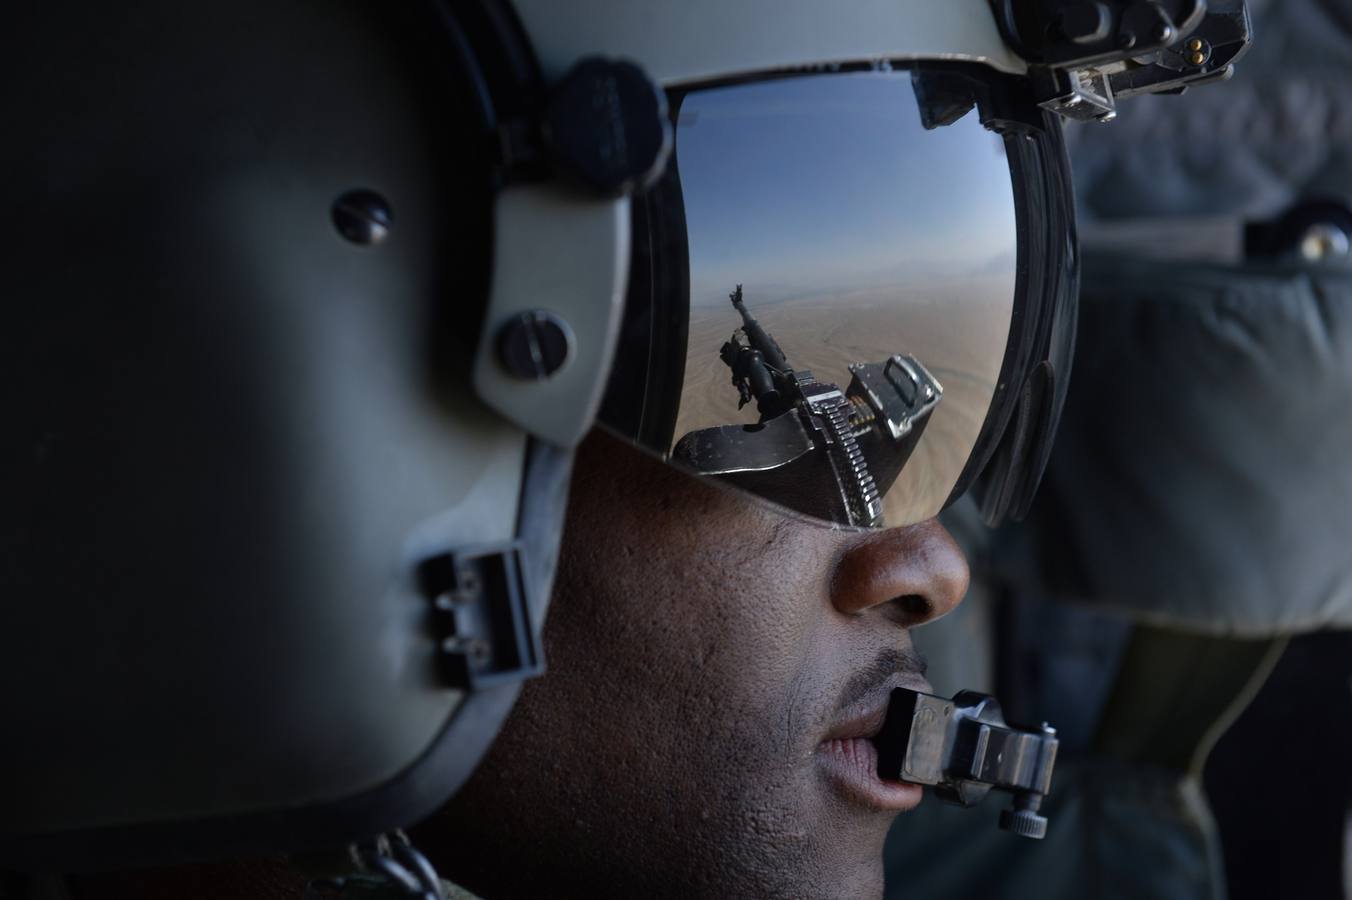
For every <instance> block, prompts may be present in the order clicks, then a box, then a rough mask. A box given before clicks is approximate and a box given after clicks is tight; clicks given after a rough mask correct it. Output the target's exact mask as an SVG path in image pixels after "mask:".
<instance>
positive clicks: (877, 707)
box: [821, 672, 934, 746]
mask: <svg viewBox="0 0 1352 900" xmlns="http://www.w3.org/2000/svg"><path fill="white" fill-rule="evenodd" d="M899 687H904V688H910V689H911V690H913V691H919V692H921V693H923V694H928V693H931V692H932V691H933V690H934V688H932V687H931V686H930V683H929V681H928V680H926V679H925V677H924V676H923V675H917V674H915V673H911V672H900V673H898V674H896V675H894V676H892V677H891V678H888V679H887V680H886V681H884V682H883V683H882V684H880V685H879V686H878V687H877V688H876V689H875V690H874V691H872V692H870V694H869V696H868V697H867V698H866V699H864V700H863V701H860V702H858V703H853V704H851V705H850V706H849V707H847V708H846V709H845V710H844V711H843V712H842V713H841V717H840V718H839V720H838V721H837V722H836V723H835V724H834V725H832V726H831V728H830V729H829V730H828V731H827V732H826V734H825V736H823V737H822V740H821V745H822V746H825V745H826V744H829V743H830V742H831V741H840V740H852V739H854V738H869V739H872V738H875V737H877V736H878V733H879V732H880V731H882V730H883V722H884V720H886V719H887V706H888V703H889V702H890V701H891V699H892V691H893V689H895V688H899Z"/></svg>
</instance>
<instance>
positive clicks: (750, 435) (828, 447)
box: [671, 284, 943, 526]
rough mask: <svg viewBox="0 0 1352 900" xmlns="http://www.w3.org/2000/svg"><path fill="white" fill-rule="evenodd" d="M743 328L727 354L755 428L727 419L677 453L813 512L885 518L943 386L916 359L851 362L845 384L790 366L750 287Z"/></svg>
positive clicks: (699, 467) (738, 302) (867, 521)
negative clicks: (886, 500)
mask: <svg viewBox="0 0 1352 900" xmlns="http://www.w3.org/2000/svg"><path fill="white" fill-rule="evenodd" d="M729 299H730V300H731V301H732V306H733V308H734V309H735V310H737V312H738V314H739V315H740V316H741V317H742V322H743V324H742V327H741V328H739V329H737V331H735V332H734V333H733V335H732V337H731V338H730V339H729V340H728V342H727V343H725V344H724V345H723V347H722V349H721V350H720V351H719V355H720V356H721V357H722V359H723V362H724V363H726V364H727V365H728V367H729V368H730V369H732V383H733V386H734V387H736V389H737V393H738V403H737V408H738V409H741V408H742V407H744V406H746V404H747V403H749V402H750V401H751V400H752V399H754V400H755V401H756V408H757V410H758V411H759V413H760V422H759V423H757V424H756V425H754V426H740V425H720V426H715V427H713V428H704V429H700V430H699V431H692V432H690V433H689V434H687V435H686V436H685V437H683V438H681V439H680V440H679V441H678V442H677V443H676V447H675V448H674V449H673V450H672V453H671V458H672V459H673V460H675V461H677V462H679V463H681V464H683V465H685V466H687V467H689V468H691V469H694V470H695V471H697V472H700V473H702V474H705V475H718V476H721V477H723V478H724V479H725V480H727V481H729V482H731V483H733V484H736V485H738V486H739V487H744V488H746V489H748V490H750V491H752V492H754V493H756V494H760V495H762V496H766V497H771V498H773V499H774V500H776V501H777V502H779V503H782V504H783V505H785V506H787V507H789V508H790V509H797V510H801V511H803V512H809V513H816V514H821V511H822V509H823V507H824V506H829V507H834V508H836V509H839V510H841V511H843V512H844V513H845V515H844V517H843V518H844V520H845V521H846V522H847V523H848V524H852V525H866V526H878V525H881V524H882V523H883V504H882V496H883V494H885V493H886V492H887V490H888V488H890V487H891V486H892V483H893V482H894V481H895V480H896V477H897V475H898V474H899V473H900V472H901V469H902V466H904V465H905V464H906V461H907V460H908V459H909V458H910V456H911V452H912V451H913V450H914V449H915V445H916V442H917V441H918V440H919V439H920V435H921V434H922V433H923V432H924V429H925V425H926V423H927V422H928V421H929V417H930V413H932V412H933V411H934V408H935V407H936V406H937V405H938V404H939V400H940V398H941V397H942V395H943V388H942V387H941V386H940V384H939V382H938V381H936V380H935V379H934V376H932V375H931V374H930V373H929V371H928V370H927V369H926V368H925V367H924V366H923V365H921V363H920V362H919V361H918V360H916V359H915V358H914V357H904V356H900V355H898V356H893V357H891V358H890V359H888V360H887V361H886V362H883V363H858V364H852V365H850V367H849V371H850V385H849V387H848V388H847V389H845V390H844V391H842V390H841V389H840V388H839V387H837V386H836V385H834V384H826V383H822V382H819V381H817V379H816V378H814V377H813V375H812V373H811V372H809V371H808V370H806V369H800V370H794V369H793V368H791V367H790V366H789V363H788V360H787V359H786V358H785V356H784V351H783V350H781V349H780V347H779V345H778V344H777V343H775V339H774V338H773V337H771V336H770V335H769V334H768V333H767V332H766V331H765V329H763V328H762V327H761V325H760V323H759V322H757V321H756V319H755V318H754V317H753V316H752V315H751V313H749V312H747V309H746V305H745V304H744V303H743V301H742V286H741V285H740V284H739V285H737V289H736V290H735V291H733V292H732V294H730V295H729Z"/></svg>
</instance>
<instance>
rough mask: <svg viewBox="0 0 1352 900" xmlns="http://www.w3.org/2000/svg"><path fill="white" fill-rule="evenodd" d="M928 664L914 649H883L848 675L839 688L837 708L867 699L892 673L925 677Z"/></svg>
mask: <svg viewBox="0 0 1352 900" xmlns="http://www.w3.org/2000/svg"><path fill="white" fill-rule="evenodd" d="M928 669H929V664H928V663H927V662H925V658H924V657H923V656H921V655H920V654H919V653H917V652H915V651H914V650H895V649H889V650H884V651H882V652H881V653H879V654H878V655H877V656H876V657H874V659H873V661H872V662H870V663H869V664H868V665H867V666H865V667H864V668H862V669H860V670H859V671H857V672H855V673H854V674H853V675H852V676H850V680H849V681H847V682H845V687H844V688H842V689H841V692H840V700H839V702H838V703H837V705H836V708H837V709H845V708H847V707H849V706H851V705H853V704H855V703H863V702H864V701H866V700H868V699H869V698H870V697H871V696H872V695H873V694H874V693H875V692H877V690H878V688H879V687H881V686H882V685H883V684H885V683H886V682H887V680H888V679H889V678H891V677H892V676H893V675H898V674H908V675H918V676H919V677H921V678H924V677H925V672H926V671H927V670H928Z"/></svg>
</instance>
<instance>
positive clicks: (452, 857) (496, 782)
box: [416, 433, 968, 900]
mask: <svg viewBox="0 0 1352 900" xmlns="http://www.w3.org/2000/svg"><path fill="white" fill-rule="evenodd" d="M967 581H968V571H967V566H966V562H965V561H964V559H963V557H962V554H961V552H960V551H959V550H958V548H957V546H956V545H955V544H954V542H953V540H952V538H951V537H950V536H949V535H948V533H947V532H946V531H944V530H943V528H942V527H941V526H939V525H938V523H936V522H933V521H931V522H927V523H922V524H920V525H915V526H911V527H908V528H897V529H891V530H887V531H881V532H869V533H863V532H857V531H842V530H836V529H831V528H828V527H826V526H823V525H818V524H814V523H811V522H808V521H805V520H803V519H800V518H796V517H791V516H789V515H786V514H785V513H783V512H781V511H779V510H778V509H774V508H771V507H769V506H767V505H765V504H761V503H759V502H755V501H749V500H747V499H746V498H744V497H742V496H740V495H737V494H734V493H732V492H730V491H727V490H724V489H721V488H719V487H717V486H714V485H711V484H709V483H707V482H705V481H700V480H696V479H695V478H693V477H691V476H689V475H685V474H682V473H680V472H677V471H675V470H673V469H671V468H670V467H668V466H665V465H662V464H660V463H658V462H656V461H655V460H653V459H651V458H649V457H647V456H646V455H644V454H642V453H640V452H639V451H637V450H634V449H632V448H630V447H629V446H627V445H625V444H623V443H622V442H620V441H618V440H616V439H614V438H612V437H610V436H608V435H605V434H601V433H596V434H593V435H592V436H591V437H590V438H589V439H588V440H587V441H586V442H585V443H584V445H583V446H582V447H581V449H580V451H579V453H578V458H577V468H576V473H575V476H574V481H573V490H572V500H571V502H570V506H569V511H568V523H567V528H566V529H565V535H564V547H563V552H562V554H561V563H560V570H559V574H558V578H557V581H556V585H555V595H554V603H553V606H552V608H551V611H550V614H549V620H548V622H547V624H546V628H545V642H546V652H547V654H548V661H549V670H548V673H547V675H546V676H545V677H544V678H541V679H538V680H536V681H534V682H532V683H531V684H530V685H529V686H528V687H527V689H526V691H525V693H524V694H523V695H522V698H521V701H520V702H519V703H518V704H517V706H516V708H515V710H514V712H513V714H512V716H511V718H510V719H509V721H508V723H507V725H506V727H505V728H504V729H503V731H502V733H501V734H500V736H499V738H498V740H497V741H496V742H495V744H494V746H493V748H492V750H491V751H490V753H489V754H488V756H487V757H486V759H485V760H484V762H483V764H482V765H481V766H480V767H479V769H478V771H477V772H476V774H475V775H474V777H473V778H472V779H471V780H470V782H469V784H468V785H467V786H466V787H465V788H464V789H463V790H462V791H461V793H460V794H459V795H458V796H457V797H456V798H455V800H453V801H452V803H451V804H450V806H449V807H448V808H447V809H446V810H445V811H444V812H443V813H442V814H441V815H440V816H439V817H438V818H436V819H434V820H433V822H431V823H429V824H428V825H427V826H425V827H424V828H423V829H421V831H420V833H419V835H418V836H417V837H416V840H417V841H418V843H419V844H420V846H422V847H423V848H424V849H425V850H426V851H427V852H428V853H429V854H430V855H431V856H433V857H434V859H435V861H436V862H437V863H438V864H439V866H440V867H441V868H442V869H443V874H446V875H448V876H449V877H451V878H453V879H454V880H456V881H457V882H460V883H463V884H464V885H465V886H466V887H468V888H470V889H471V890H474V891H476V892H478V893H480V894H482V895H483V896H485V897H488V898H492V900H505V898H511V897H538V896H541V891H542V890H544V889H545V888H546V886H547V888H548V893H549V895H550V896H555V897H565V896H589V897H596V896H642V897H663V896H679V897H686V898H689V897H720V898H727V897H786V898H787V897H794V898H804V897H842V898H843V897H848V898H861V897H877V896H881V894H882V874H883V869H882V847H883V840H884V837H885V835H886V833H887V829H888V826H889V825H890V824H891V822H892V820H893V818H895V815H896V812H895V810H888V809H878V808H873V807H872V806H871V805H870V804H869V803H868V802H866V801H867V798H860V797H859V796H857V795H855V794H852V793H851V791H850V790H849V789H848V788H842V786H841V784H840V783H839V782H838V781H837V780H835V779H834V778H833V777H832V775H831V769H830V767H829V766H827V765H824V764H823V759H822V756H823V753H824V747H825V746H826V745H823V740H824V739H825V738H827V737H829V736H832V735H833V734H835V735H838V734H839V733H840V732H841V730H842V729H841V722H842V721H844V720H848V719H850V718H851V717H852V716H854V714H855V713H858V712H859V711H861V710H864V709H875V708H878V707H879V705H880V704H884V703H885V698H886V695H887V693H888V692H889V691H890V690H891V687H894V686H897V685H899V684H909V685H915V686H921V685H923V677H922V676H921V674H920V670H921V669H922V665H921V664H920V663H919V661H918V659H916V657H915V656H914V654H913V652H912V650H911V641H910V637H909V635H908V633H907V630H908V629H909V628H911V627H913V626H915V625H919V624H921V623H923V622H926V621H928V620H930V619H932V618H935V617H937V616H940V615H943V614H944V613H946V612H947V611H949V610H950V609H951V608H952V607H953V606H955V605H956V604H957V603H958V602H959V601H960V600H961V598H962V596H963V594H964V593H965V591H966V588H967ZM855 717H856V718H857V716H855ZM844 730H845V731H850V730H851V729H850V728H849V727H845V729H844ZM853 730H854V731H858V730H859V729H858V728H854V729H853Z"/></svg>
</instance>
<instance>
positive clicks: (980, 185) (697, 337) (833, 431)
mask: <svg viewBox="0 0 1352 900" xmlns="http://www.w3.org/2000/svg"><path fill="white" fill-rule="evenodd" d="M923 121H924V120H923V117H922V112H921V108H920V105H919V103H918V102H917V99H916V91H915V90H913V89H912V84H911V78H910V74H909V73H902V72H896V73H880V72H870V73H852V74H838V75H816V76H808V77H795V78H785V79H777V80H772V81H764V82H756V83H751V84H744V85H736V86H733V87H726V88H716V89H711V90H704V91H696V92H693V93H691V94H689V95H688V96H686V97H685V98H684V101H683V103H682V106H681V110H680V120H679V122H678V126H677V136H676V160H677V166H678V172H679V177H680V185H681V194H682V198H683V203H684V210H685V220H686V226H687V233H688V237H687V240H688V246H689V284H690V298H689V302H690V308H689V309H690V312H689V327H688V335H689V337H688V345H687V356H686V363H685V377H684V384H683V386H682V389H681V398H680V411H679V415H678V418H677V423H676V431H675V436H676V437H677V438H678V439H677V440H676V442H675V445H674V447H672V448H671V456H672V459H673V460H674V461H676V462H678V463H680V464H681V465H683V466H686V467H688V468H691V469H694V470H695V471H698V472H700V473H703V474H706V475H712V476H716V477H718V478H719V479H720V480H724V481H728V482H731V483H733V484H736V485H738V486H740V487H743V488H746V489H748V490H751V491H753V492H755V493H757V494H760V495H762V496H764V497H767V498H768V499H771V500H774V501H776V502H778V503H781V504H783V505H785V506H788V507H790V508H793V509H797V510H799V511H802V512H806V513H809V514H812V515H816V516H819V517H821V518H825V519H829V520H832V521H836V522H841V523H846V524H851V525H863V526H870V525H873V526H876V525H881V524H884V520H886V524H889V525H900V524H909V523H912V522H917V521H921V520H923V519H926V518H929V517H931V516H933V515H935V514H937V513H938V512H939V510H940V509H941V508H942V507H943V505H944V503H945V501H946V500H947V499H948V497H949V495H950V493H951V492H952V490H953V487H954V485H955V483H956V482H957V479H958V477H959V475H960V474H961V472H962V470H963V467H964V466H965V464H966V462H967V460H968V457H969V456H970V455H971V454H972V450H973V447H974V446H975V445H976V442H977V439H978V437H979V435H980V434H981V430H982V426H983V424H984V422H985V420H986V415H987V412H988V411H989V409H990V406H991V401H992V398H993V397H994V394H995V389H996V383H997V379H998V378H999V375H1000V369H1001V365H1002V363H1003V360H1004V354H1005V348H1006V344H1007V342H1008V338H1009V328H1010V319H1011V314H1012V310H1013V306H1014V297H1015V284H1016V272H1017V251H1018V237H1017V235H1018V232H1017V224H1016V216H1015V207H1014V197H1013V191H1012V187H1011V175H1010V168H1009V163H1008V159H1007V157H1006V155H1005V148H1004V142H1003V139H1002V138H1000V137H999V136H997V135H995V134H992V133H991V132H989V131H987V130H986V129H985V128H984V127H983V126H982V125H981V123H980V122H979V121H978V119H977V116H976V115H975V114H974V113H971V114H968V115H966V116H964V117H961V118H959V119H957V120H956V121H954V122H952V123H951V124H947V125H943V126H941V127H936V128H932V129H927V128H926V127H925V125H924V124H923ZM734 286H735V287H734ZM730 289H731V290H732V293H731V296H729V293H728V292H729V290H730ZM729 300H731V302H729ZM729 376H730V377H729ZM753 404H754V413H753V412H752V410H751V409H747V407H748V406H751V405H753Z"/></svg>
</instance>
